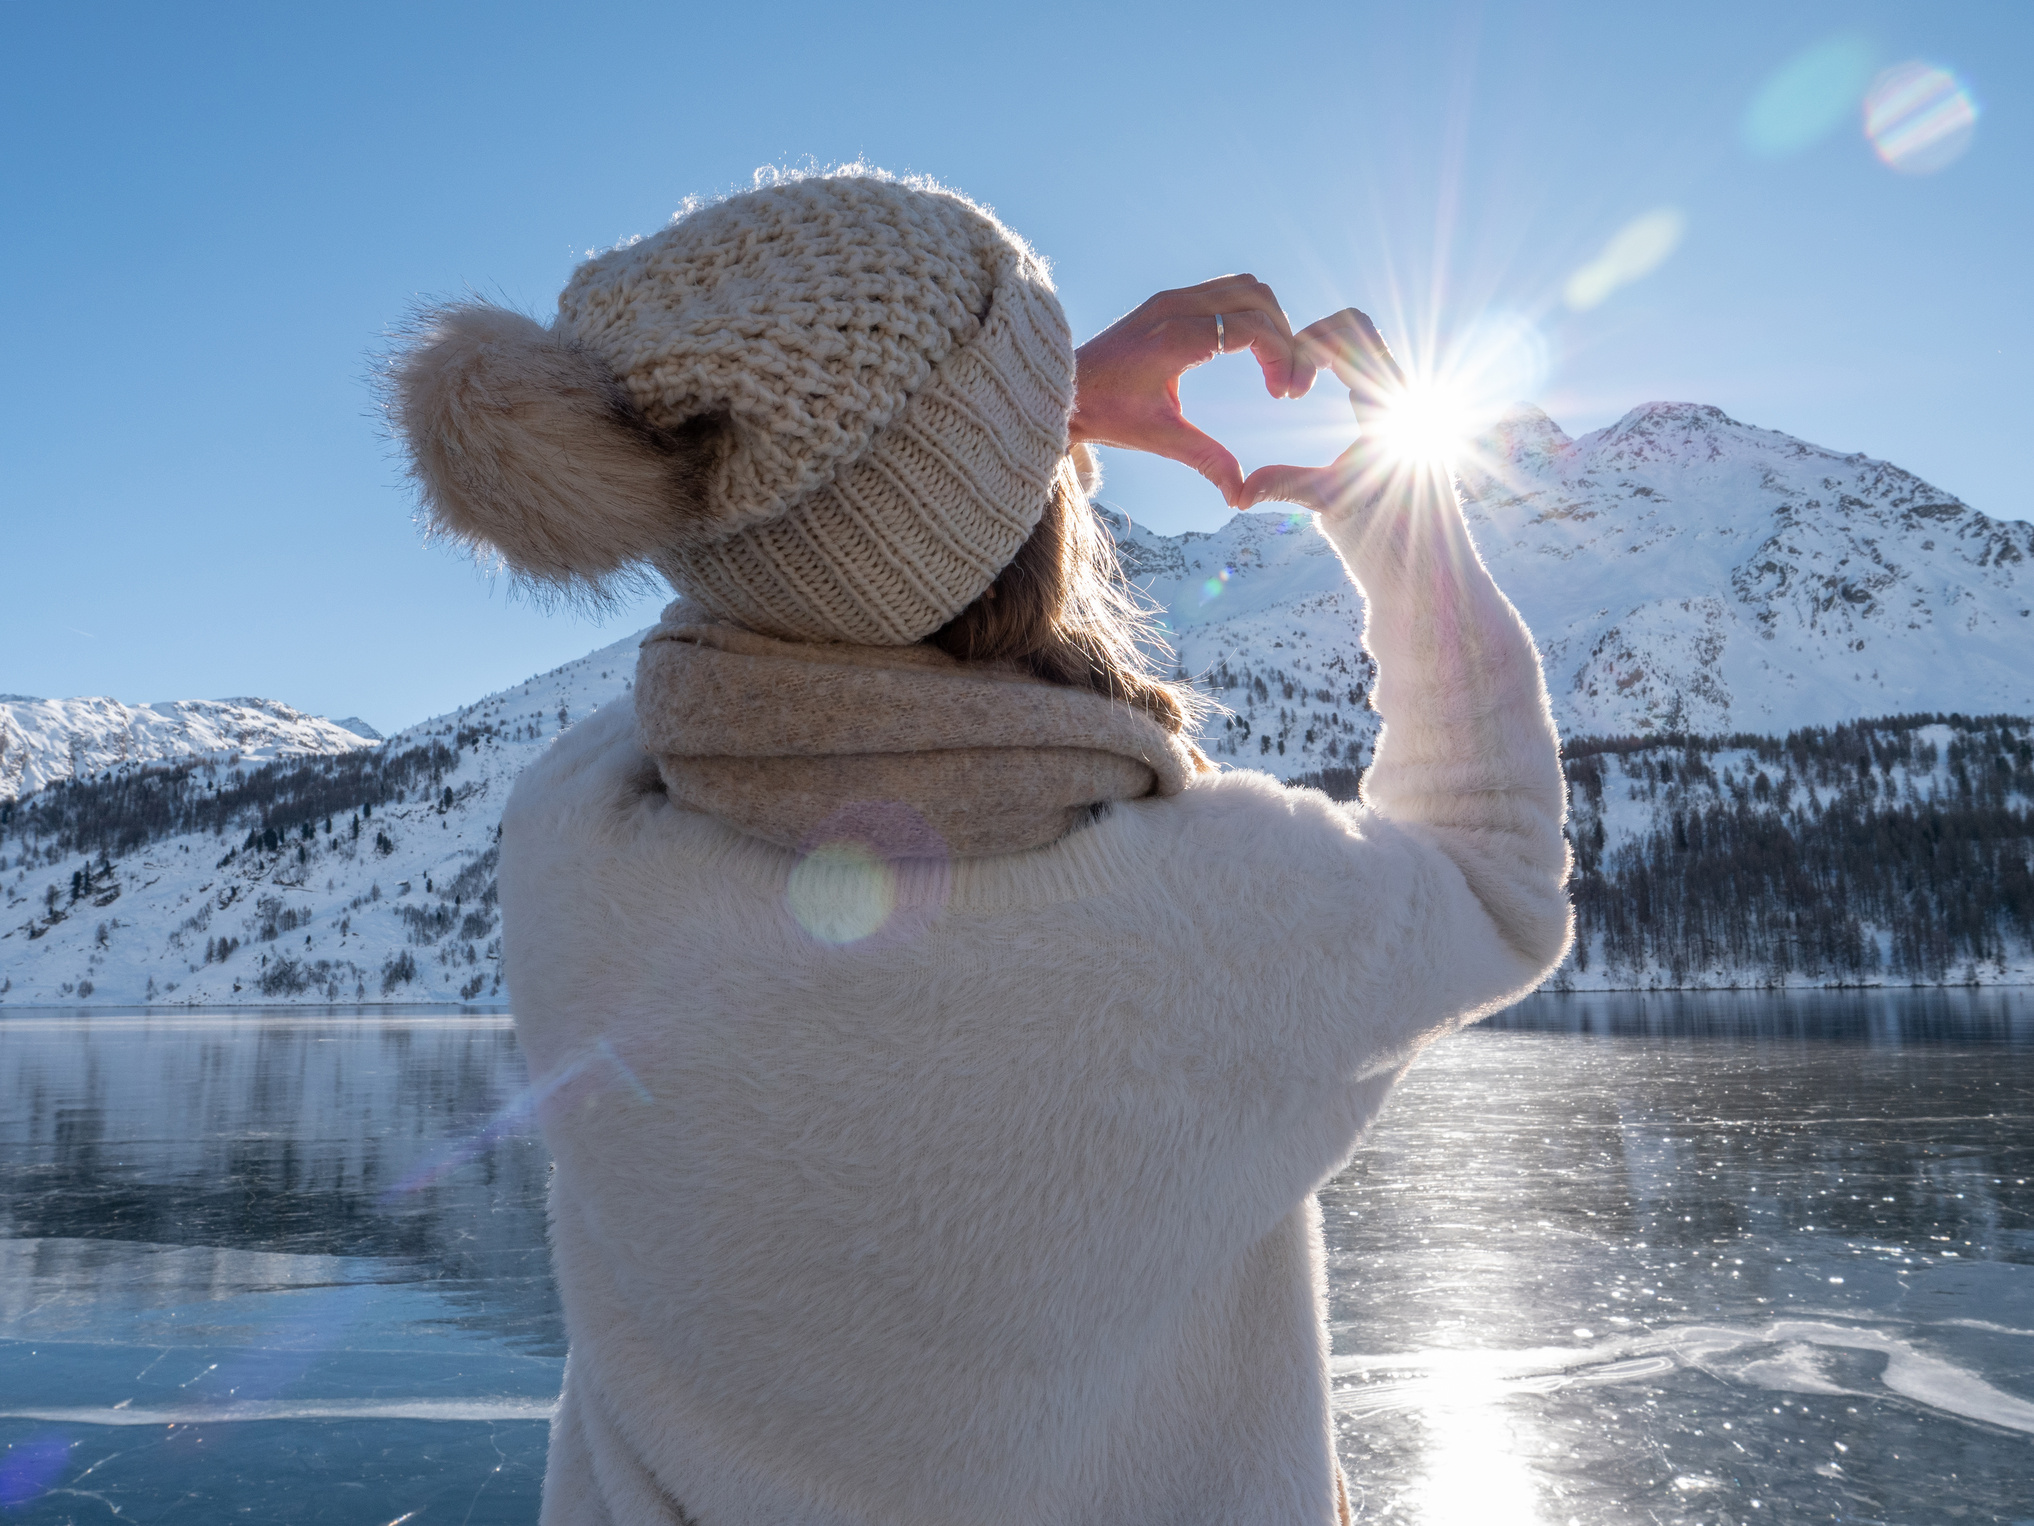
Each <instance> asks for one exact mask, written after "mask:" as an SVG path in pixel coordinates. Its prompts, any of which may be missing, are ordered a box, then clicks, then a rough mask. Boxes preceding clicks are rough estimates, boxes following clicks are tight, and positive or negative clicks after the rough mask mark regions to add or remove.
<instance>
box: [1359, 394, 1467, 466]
mask: <svg viewBox="0 0 2034 1526" xmlns="http://www.w3.org/2000/svg"><path fill="white" fill-rule="evenodd" d="M1481 412H1482V410H1479V409H1478V408H1477V407H1476V406H1475V404H1474V403H1473V402H1472V401H1471V400H1470V399H1469V398H1467V397H1465V396H1463V395H1462V393H1461V391H1460V389H1458V388H1456V387H1451V386H1447V385H1444V384H1442V383H1439V382H1420V381H1415V382H1413V383H1412V384H1411V385H1410V386H1409V387H1407V388H1406V390H1405V392H1404V393H1403V394H1402V395H1401V396H1400V397H1399V399H1398V401H1396V402H1395V403H1393V404H1392V405H1391V406H1390V407H1389V408H1387V409H1385V410H1384V412H1383V413H1381V414H1379V415H1378V416H1377V417H1376V418H1374V419H1373V420H1371V422H1370V423H1369V424H1368V425H1367V426H1366V431H1367V432H1369V433H1373V434H1375V435H1376V436H1377V438H1378V441H1379V443H1380V444H1382V446H1383V447H1384V450H1385V453H1386V454H1387V455H1388V456H1390V457H1391V458H1392V459H1393V460H1395V461H1402V462H1406V463H1408V464H1410V463H1413V462H1440V463H1446V462H1449V461H1452V460H1454V459H1455V458H1456V457H1457V456H1459V455H1460V454H1461V453H1462V452H1463V451H1464V450H1465V449H1466V448H1467V447H1468V445H1469V442H1470V441H1471V440H1472V439H1474V438H1475V436H1476V434H1477V432H1478V430H1479V428H1480V427H1481V425H1482V423H1483V420H1482V418H1481Z"/></svg>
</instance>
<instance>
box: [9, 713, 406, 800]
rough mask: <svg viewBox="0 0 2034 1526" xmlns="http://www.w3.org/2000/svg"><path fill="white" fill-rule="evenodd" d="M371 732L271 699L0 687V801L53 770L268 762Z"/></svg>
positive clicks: (354, 741)
mask: <svg viewBox="0 0 2034 1526" xmlns="http://www.w3.org/2000/svg"><path fill="white" fill-rule="evenodd" d="M374 741H375V737H374V736H373V734H372V733H371V732H357V731H355V730H352V729H349V728H348V727H346V726H345V725H342V724H340V723H338V722H335V721H328V720H326V719H325V718H324V717H323V716H317V715H305V714H304V713H303V712H302V711H299V710H292V709H291V708H290V707H289V706H288V705H285V704H281V703H279V702H278V701H276V700H272V699H218V700H211V699H183V700H172V701H169V702H166V703H163V704H156V705H123V704H121V703H120V701H119V700H117V699H30V698H28V697H26V696H25V695H19V694H0V800H15V799H19V798H20V797H21V796H23V795H32V794H34V793H35V792H36V791H37V790H39V789H41V788H42V787H43V786H44V785H46V784H51V783H54V782H55V781H56V780H58V779H74V778H82V777H88V776H91V775H96V774H103V773H105V772H107V771H108V770H120V769H127V768H133V767H136V766H137V765H140V764H146V763H169V762H175V761H177V760H179V759H182V758H194V757H204V756H214V757H221V758H223V757H227V756H229V755H231V754H234V753H237V754H239V755H240V756H241V757H242V758H245V759H248V760H250V761H252V762H257V763H265V762H269V761H271V760H273V759H276V758H295V757H314V756H318V755H320V754H328V753H338V752H347V751H350V750H351V749H353V748H356V747H369V746H372V745H373V743H374Z"/></svg>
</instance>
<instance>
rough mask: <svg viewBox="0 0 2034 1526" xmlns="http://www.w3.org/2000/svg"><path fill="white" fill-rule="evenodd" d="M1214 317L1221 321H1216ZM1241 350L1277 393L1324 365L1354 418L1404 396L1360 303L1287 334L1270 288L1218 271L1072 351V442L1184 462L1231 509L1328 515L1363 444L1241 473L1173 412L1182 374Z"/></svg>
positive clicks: (1308, 383)
mask: <svg viewBox="0 0 2034 1526" xmlns="http://www.w3.org/2000/svg"><path fill="white" fill-rule="evenodd" d="M1218 320H1219V321H1218ZM1244 349H1248V350H1249V351H1250V353H1251V354H1252V356H1254V357H1255V358H1256V360H1257V363H1258V365H1259V366H1260V367H1262V368H1263V371H1264V386H1265V390H1266V391H1268V392H1269V393H1270V394H1271V395H1272V396H1273V397H1274V398H1298V397H1304V396H1305V395H1306V394H1307V392H1308V391H1309V390H1311V388H1312V386H1313V381H1314V377H1315V374H1316V373H1317V372H1318V371H1319V370H1320V369H1321V368H1322V367H1324V366H1325V367H1326V368H1328V369H1329V370H1331V371H1333V373H1334V374H1335V376H1336V378H1337V379H1338V380H1339V381H1341V382H1342V383H1343V385H1344V386H1346V387H1347V388H1348V389H1349V401H1350V405H1351V406H1352V407H1353V408H1354V410H1355V412H1356V417H1357V420H1358V422H1359V423H1361V422H1362V421H1363V420H1364V419H1365V417H1366V415H1369V416H1373V417H1374V416H1375V415H1376V414H1377V413H1378V412H1380V411H1382V410H1383V409H1384V408H1386V407H1389V406H1390V405H1391V403H1392V402H1393V401H1395V400H1396V399H1397V398H1398V397H1400V396H1402V395H1403V393H1404V391H1405V377H1404V375H1403V373H1401V372H1400V370H1399V368H1398V363H1397V362H1396V361H1395V360H1394V359H1393V358H1392V354H1391V350H1390V348H1389V346H1387V345H1386V344H1385V342H1384V339H1383V337H1382V336H1381V335H1380V334H1379V333H1378V332H1377V327H1376V325H1375V324H1373V323H1372V322H1371V321H1370V319H1369V318H1368V317H1366V316H1365V315H1364V314H1362V313H1360V312H1358V311H1357V310H1356V309H1355V308H1353V307H1351V308H1344V309H1343V310H1342V311H1341V312H1339V313H1334V314H1331V315H1330V316H1328V317H1326V318H1323V319H1321V320H1320V321H1319V322H1318V323H1313V324H1309V325H1308V326H1307V327H1306V328H1304V329H1302V330H1301V331H1300V332H1299V333H1297V334H1295V333H1293V332H1292V330H1291V327H1290V326H1289V325H1288V324H1287V322H1286V317H1285V313H1284V312H1283V310H1281V309H1280V307H1279V305H1278V300H1277V298H1276V297H1275V296H1273V295H1272V292H1271V288H1270V287H1268V286H1266V285H1264V284H1263V283H1262V282H1261V281H1258V280H1257V279H1256V278H1255V277H1254V276H1247V275H1244V276H1223V277H1220V278H1219V279H1217V280H1214V281H1207V282H1204V283H1202V284H1201V285H1199V286H1191V287H1184V288H1181V289H1179V290H1177V291H1165V292H1160V293H1159V294H1158V295H1157V296H1155V297H1152V298H1151V299H1150V300H1149V301H1147V302H1145V303H1143V304H1142V305H1140V306H1139V307H1137V308H1135V309H1133V310H1132V311H1131V312H1129V313H1127V314H1125V315H1124V316H1123V317H1122V318H1120V319H1118V320H1117V321H1116V322H1115V323H1113V324H1111V325H1110V326H1109V327H1108V328H1106V329H1104V330H1103V331H1102V332H1101V333H1099V334H1097V335H1096V336H1095V337H1094V338H1093V339H1091V340H1089V341H1088V342H1087V343H1086V344H1084V345H1082V346H1081V347H1080V349H1079V350H1078V351H1077V352H1076V366H1075V376H1076V382H1075V398H1074V412H1073V418H1072V420H1071V421H1070V432H1071V435H1072V439H1073V441H1074V443H1077V444H1094V445H1115V446H1121V447H1124V448H1126V449H1130V450H1142V451H1148V452H1150V453H1152V454H1154V455H1160V456H1166V457H1168V458H1170V459H1172V460H1175V461H1179V462H1183V463H1184V464H1185V465H1187V466H1191V467H1192V468H1193V469H1194V470H1195V471H1197V472H1199V473H1200V474H1201V475H1202V476H1204V477H1206V478H1207V479H1208V480H1209V481H1210V482H1211V483H1213V484H1214V485H1215V487H1216V488H1217V490H1219V491H1220V492H1221V494H1222V497H1223V500H1224V501H1225V502H1226V503H1228V504H1229V505H1230V507H1232V508H1236V509H1247V508H1251V507H1253V506H1255V505H1256V504H1259V503H1264V502H1269V501H1274V500H1277V501H1283V502H1288V503H1298V504H1303V505H1305V506H1306V507H1308V508H1313V509H1319V510H1327V509H1330V508H1332V507H1333V506H1334V505H1335V504H1336V503H1338V502H1339V501H1341V500H1342V498H1343V497H1344V496H1345V494H1346V493H1347V491H1348V488H1349V485H1350V481H1351V474H1352V472H1353V471H1354V470H1355V468H1356V467H1357V465H1358V462H1357V457H1358V455H1359V453H1360V452H1361V451H1362V445H1363V442H1362V441H1360V440H1359V441H1358V443H1357V444H1356V445H1352V446H1351V447H1350V448H1349V450H1347V451H1345V452H1344V453H1343V454H1342V455H1341V456H1340V457H1338V458H1337V459H1336V460H1335V461H1334V462H1332V463H1331V464H1329V465H1327V466H1322V467H1303V466H1286V465H1276V466H1262V467H1259V468H1258V469H1257V470H1256V471H1254V472H1252V473H1251V474H1250V476H1249V477H1248V478H1247V479H1246V478H1245V477H1244V475H1243V469H1242V467H1241V466H1240V465H1239V464H1238V463H1237V461H1236V458H1235V456H1234V455H1233V454H1231V452H1230V451H1229V449H1228V448H1227V447H1226V446H1224V445H1223V444H1222V443H1221V441H1219V440H1217V439H1215V438H1214V437H1213V436H1212V435H1209V434H1207V433H1205V432H1204V431H1202V430H1200V429H1198V428H1196V427H1195V426H1194V425H1193V424H1192V423H1190V422H1189V421H1188V420H1187V418H1186V415H1185V414H1184V413H1183V412H1182V411H1181V409H1180V402H1179V378H1180V375H1181V374H1182V373H1183V372H1185V371H1187V370H1189V369H1190V368H1192V367H1194V366H1198V365H1202V364H1205V363H1206V362H1207V361H1210V360H1213V359H1214V358H1215V357H1216V356H1217V355H1219V354H1234V353H1238V352H1240V351H1242V350H1244Z"/></svg>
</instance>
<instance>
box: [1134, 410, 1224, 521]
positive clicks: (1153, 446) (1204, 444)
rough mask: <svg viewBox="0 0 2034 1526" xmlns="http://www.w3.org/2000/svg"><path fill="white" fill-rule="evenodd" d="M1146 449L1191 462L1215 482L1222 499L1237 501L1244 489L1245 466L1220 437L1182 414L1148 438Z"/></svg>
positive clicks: (1187, 462) (1187, 463)
mask: <svg viewBox="0 0 2034 1526" xmlns="http://www.w3.org/2000/svg"><path fill="white" fill-rule="evenodd" d="M1144 449H1146V450H1148V451H1150V452H1152V453H1153V454H1154V455H1160V456H1165V457H1167V458H1168V459H1169V460H1173V461H1178V462H1180V463H1182V464H1183V465H1186V466H1191V467H1192V468H1193V469H1194V470H1195V471H1197V472H1199V473H1200V474H1201V475H1202V476H1203V477H1206V478H1207V479H1208V481H1210V482H1212V483H1213V484H1214V485H1215V490H1216V491H1217V492H1219V493H1220V494H1221V495H1222V502H1224V503H1226V504H1230V505H1232V506H1233V505H1234V504H1235V503H1237V502H1238V500H1239V499H1240V497H1241V495H1242V492H1243V468H1242V467H1241V466H1239V465H1237V464H1236V458H1235V457H1234V456H1232V455H1230V454H1229V451H1228V449H1227V447H1225V446H1224V445H1223V444H1222V442H1221V441H1220V440H1217V439H1216V438H1215V437H1214V436H1213V435H1210V434H1204V433H1202V432H1201V431H1200V430H1198V429H1196V428H1194V426H1193V425H1191V424H1189V423H1188V422H1187V421H1186V420H1185V419H1183V418H1177V419H1175V420H1174V421H1173V422H1171V423H1169V424H1168V425H1167V426H1166V428H1165V429H1164V430H1163V432H1161V433H1158V434H1155V435H1153V436H1151V437H1150V438H1149V439H1147V440H1146V442H1145V444H1144Z"/></svg>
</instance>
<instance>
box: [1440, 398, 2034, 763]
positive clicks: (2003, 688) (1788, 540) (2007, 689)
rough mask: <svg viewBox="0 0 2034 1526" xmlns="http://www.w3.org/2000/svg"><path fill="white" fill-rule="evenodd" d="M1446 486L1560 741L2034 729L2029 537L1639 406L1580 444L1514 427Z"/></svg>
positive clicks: (1680, 407)
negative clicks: (1528, 649) (1844, 726)
mask: <svg viewBox="0 0 2034 1526" xmlns="http://www.w3.org/2000/svg"><path fill="white" fill-rule="evenodd" d="M1462 486H1463V491H1464V497H1465V500H1466V501H1467V505H1468V509H1469V515H1470V518H1471V521H1472V523H1473V524H1474V526H1475V529H1476V535H1477V540H1478V542H1479V544H1480V545H1481V547H1482V549H1483V552H1484V555H1485V557H1486V558H1487V559H1488V560H1489V562H1490V564H1491V566H1492V568H1493V570H1494V571H1495V572H1496V573H1497V576H1498V579H1499V581H1500V582H1501V583H1502V584H1503V585H1504V588H1505V591H1506V592H1507V593H1509V594H1510V595H1511V597H1512V599H1513V601H1514V602H1515V603H1516V604H1517V605H1518V607H1519V610H1520V612H1521V613H1523V614H1524V615H1525V617H1526V621H1527V623H1528V624H1529V625H1531V627H1532V629H1533V632H1534V634H1535V635H1536V636H1537V637H1538V638H1539V641H1540V646H1541V651H1542V654H1543V656H1544V658H1545V661H1546V665H1547V682H1548V687H1549V689H1550V690H1551V691H1552V694H1553V697H1554V703H1555V705H1556V707H1557V713H1558V714H1559V716H1560V718H1561V721H1562V724H1563V728H1564V729H1571V730H1575V731H1582V732H1594V733H1598V734H1605V733H1616V732H1644V731H1649V730H1655V729H1659V730H1674V731H1688V732H1704V733H1712V734H1713V733H1721V732H1731V731H1747V732H1761V733H1765V732H1776V731H1785V730H1787V729H1789V728H1791V727H1795V726H1802V725H1811V724H1813V725H1826V724H1830V723H1832V722H1836V721H1841V720H1846V719H1851V718H1854V717H1857V716H1861V715H1885V714H1894V713H1902V712H1909V711H1922V710H1941V711H1964V712H1966V713H1972V714H1986V713H1994V712H2009V713H2013V714H2019V715H2025V714H2027V713H2029V712H2034V525H2030V524H2027V523H2024V522H2021V521H2006V520H1998V519H1992V518H1989V517H1987V516H1986V515H1984V514H1980V513H1979V512H1978V511H1977V510H1975V509H1972V508H1970V507H1968V506H1966V505H1965V504H1962V503H1960V502H1958V501H1957V500H1956V499H1955V498H1954V497H1952V496H1951V495H1950V494H1948V493H1945V492H1943V491H1942V490H1941V489H1940V488H1936V487H1931V486H1930V485H1929V484H1928V483H1926V482H1923V481H1922V480H1921V479H1920V478H1918V477H1915V476H1913V475H1912V474H1910V473H1908V472H1904V471H1902V470H1900V468H1898V467H1897V466H1891V465H1888V464H1887V463H1886V462H1884V461H1875V460H1873V459H1871V458H1870V457H1869V456H1864V455H1848V456H1846V455H1838V454H1836V453H1835V452H1833V451H1828V450H1823V449H1822V448H1821V447H1819V446H1815V445H1810V444H1808V443H1806V442H1805V441H1802V440H1797V439H1795V438H1793V437H1792V436H1791V435H1784V434H1779V433H1777V432H1775V431H1773V430H1770V429H1757V428H1753V427H1752V426H1751V425H1748V424H1740V423H1738V422H1737V421H1736V420H1735V419H1731V418H1728V417H1726V416H1725V415H1724V414H1723V413H1722V412H1721V411H1720V410H1718V409H1715V408H1707V407H1701V406H1698V405H1696V404H1693V403H1650V404H1647V405H1646V406H1645V407H1643V408H1635V409H1633V410H1632V411H1631V412H1630V413H1628V414H1626V415H1625V416H1624V417H1623V418H1621V419H1619V420H1618V421H1617V422H1616V423H1615V424H1613V425H1611V426H1610V427H1609V428H1608V429H1600V430H1597V431H1596V432H1595V433H1593V434H1587V435H1584V436H1583V437H1582V438H1581V439H1579V440H1570V439H1569V438H1568V437H1567V436H1566V435H1565V434H1563V433H1562V432H1561V430H1560V428H1559V427H1558V426H1557V425H1556V424H1555V423H1554V422H1553V420H1551V419H1549V418H1548V417H1547V416H1546V415H1545V414H1543V413H1541V412H1539V410H1537V409H1529V410H1521V411H1519V412H1516V413H1514V414H1513V416H1512V417H1511V418H1510V419H1508V420H1507V421H1506V422H1505V423H1504V424H1503V425H1501V426H1500V427H1499V429H1498V431H1497V432H1496V433H1495V434H1494V435H1493V437H1492V438H1491V439H1489V440H1488V441H1486V442H1485V448H1484V449H1483V450H1481V451H1479V452H1478V453H1477V454H1476V455H1475V456H1474V457H1473V458H1472V459H1471V462H1470V464H1469V465H1468V466H1467V467H1465V469H1464V471H1463V473H1462Z"/></svg>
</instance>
